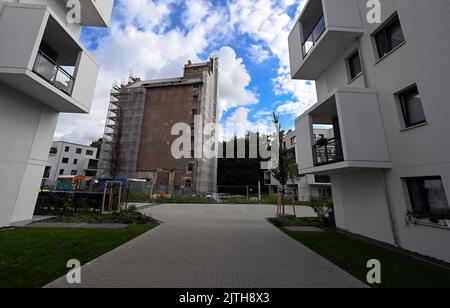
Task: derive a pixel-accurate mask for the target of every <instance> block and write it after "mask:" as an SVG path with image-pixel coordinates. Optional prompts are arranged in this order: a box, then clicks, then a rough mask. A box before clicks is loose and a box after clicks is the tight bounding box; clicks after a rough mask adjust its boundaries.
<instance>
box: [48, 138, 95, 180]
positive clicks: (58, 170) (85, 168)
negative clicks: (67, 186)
mask: <svg viewBox="0 0 450 308" xmlns="http://www.w3.org/2000/svg"><path fill="white" fill-rule="evenodd" d="M97 151H98V149H97V148H94V147H90V146H86V145H81V144H75V143H70V142H64V141H55V142H53V143H52V147H51V148H50V152H49V154H48V160H47V166H46V167H45V171H44V176H43V179H44V180H45V181H49V182H54V181H56V180H57V179H58V178H59V177H64V176H77V175H81V176H85V177H86V180H87V181H89V180H91V179H93V178H94V177H96V176H97V170H98V159H97Z"/></svg>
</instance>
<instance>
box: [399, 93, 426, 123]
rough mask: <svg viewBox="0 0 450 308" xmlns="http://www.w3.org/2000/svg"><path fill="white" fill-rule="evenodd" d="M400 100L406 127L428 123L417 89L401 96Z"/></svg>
mask: <svg viewBox="0 0 450 308" xmlns="http://www.w3.org/2000/svg"><path fill="white" fill-rule="evenodd" d="M400 100H401V103H402V110H403V116H404V118H405V125H406V127H410V126H414V125H417V124H421V123H425V122H426V118H425V113H424V111H423V107H422V100H421V98H420V94H419V91H418V89H417V87H415V88H413V89H411V90H408V91H407V92H405V93H403V94H400Z"/></svg>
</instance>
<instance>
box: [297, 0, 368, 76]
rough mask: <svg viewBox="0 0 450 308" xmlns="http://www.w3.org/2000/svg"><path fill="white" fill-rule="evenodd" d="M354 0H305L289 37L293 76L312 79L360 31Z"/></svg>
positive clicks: (356, 4)
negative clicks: (306, 0)
mask: <svg viewBox="0 0 450 308" xmlns="http://www.w3.org/2000/svg"><path fill="white" fill-rule="evenodd" d="M361 20H362V19H361V14H360V11H359V6H358V0H340V1H336V0H309V1H308V3H307V4H306V5H305V8H304V9H303V11H302V13H301V14H300V17H299V20H298V21H297V22H296V24H295V25H294V28H293V30H292V32H291V34H290V36H289V54H290V61H291V75H292V78H293V79H307V80H316V79H317V78H318V77H319V76H320V75H321V74H322V73H323V72H324V71H325V70H326V69H327V67H329V66H330V65H331V64H332V63H333V62H334V61H336V60H337V58H338V57H339V56H341V55H342V54H343V53H344V52H345V51H346V50H347V49H348V48H349V46H350V45H351V44H352V42H353V41H354V40H355V39H356V38H357V37H359V36H361V35H362V33H363V25H362V21H361Z"/></svg>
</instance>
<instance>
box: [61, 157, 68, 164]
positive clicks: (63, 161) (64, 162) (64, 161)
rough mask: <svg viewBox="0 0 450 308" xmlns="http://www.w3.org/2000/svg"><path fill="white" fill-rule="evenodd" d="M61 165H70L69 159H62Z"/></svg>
mask: <svg viewBox="0 0 450 308" xmlns="http://www.w3.org/2000/svg"><path fill="white" fill-rule="evenodd" d="M61 164H64V165H68V164H69V158H68V157H63V158H62V159H61Z"/></svg>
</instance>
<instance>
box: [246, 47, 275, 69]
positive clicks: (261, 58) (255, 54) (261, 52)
mask: <svg viewBox="0 0 450 308" xmlns="http://www.w3.org/2000/svg"><path fill="white" fill-rule="evenodd" d="M248 51H249V56H250V60H252V62H254V63H256V64H261V63H263V62H265V61H267V60H268V59H270V56H271V54H270V51H269V50H267V49H265V48H264V47H263V46H261V45H251V46H250V48H249V49H248Z"/></svg>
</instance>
